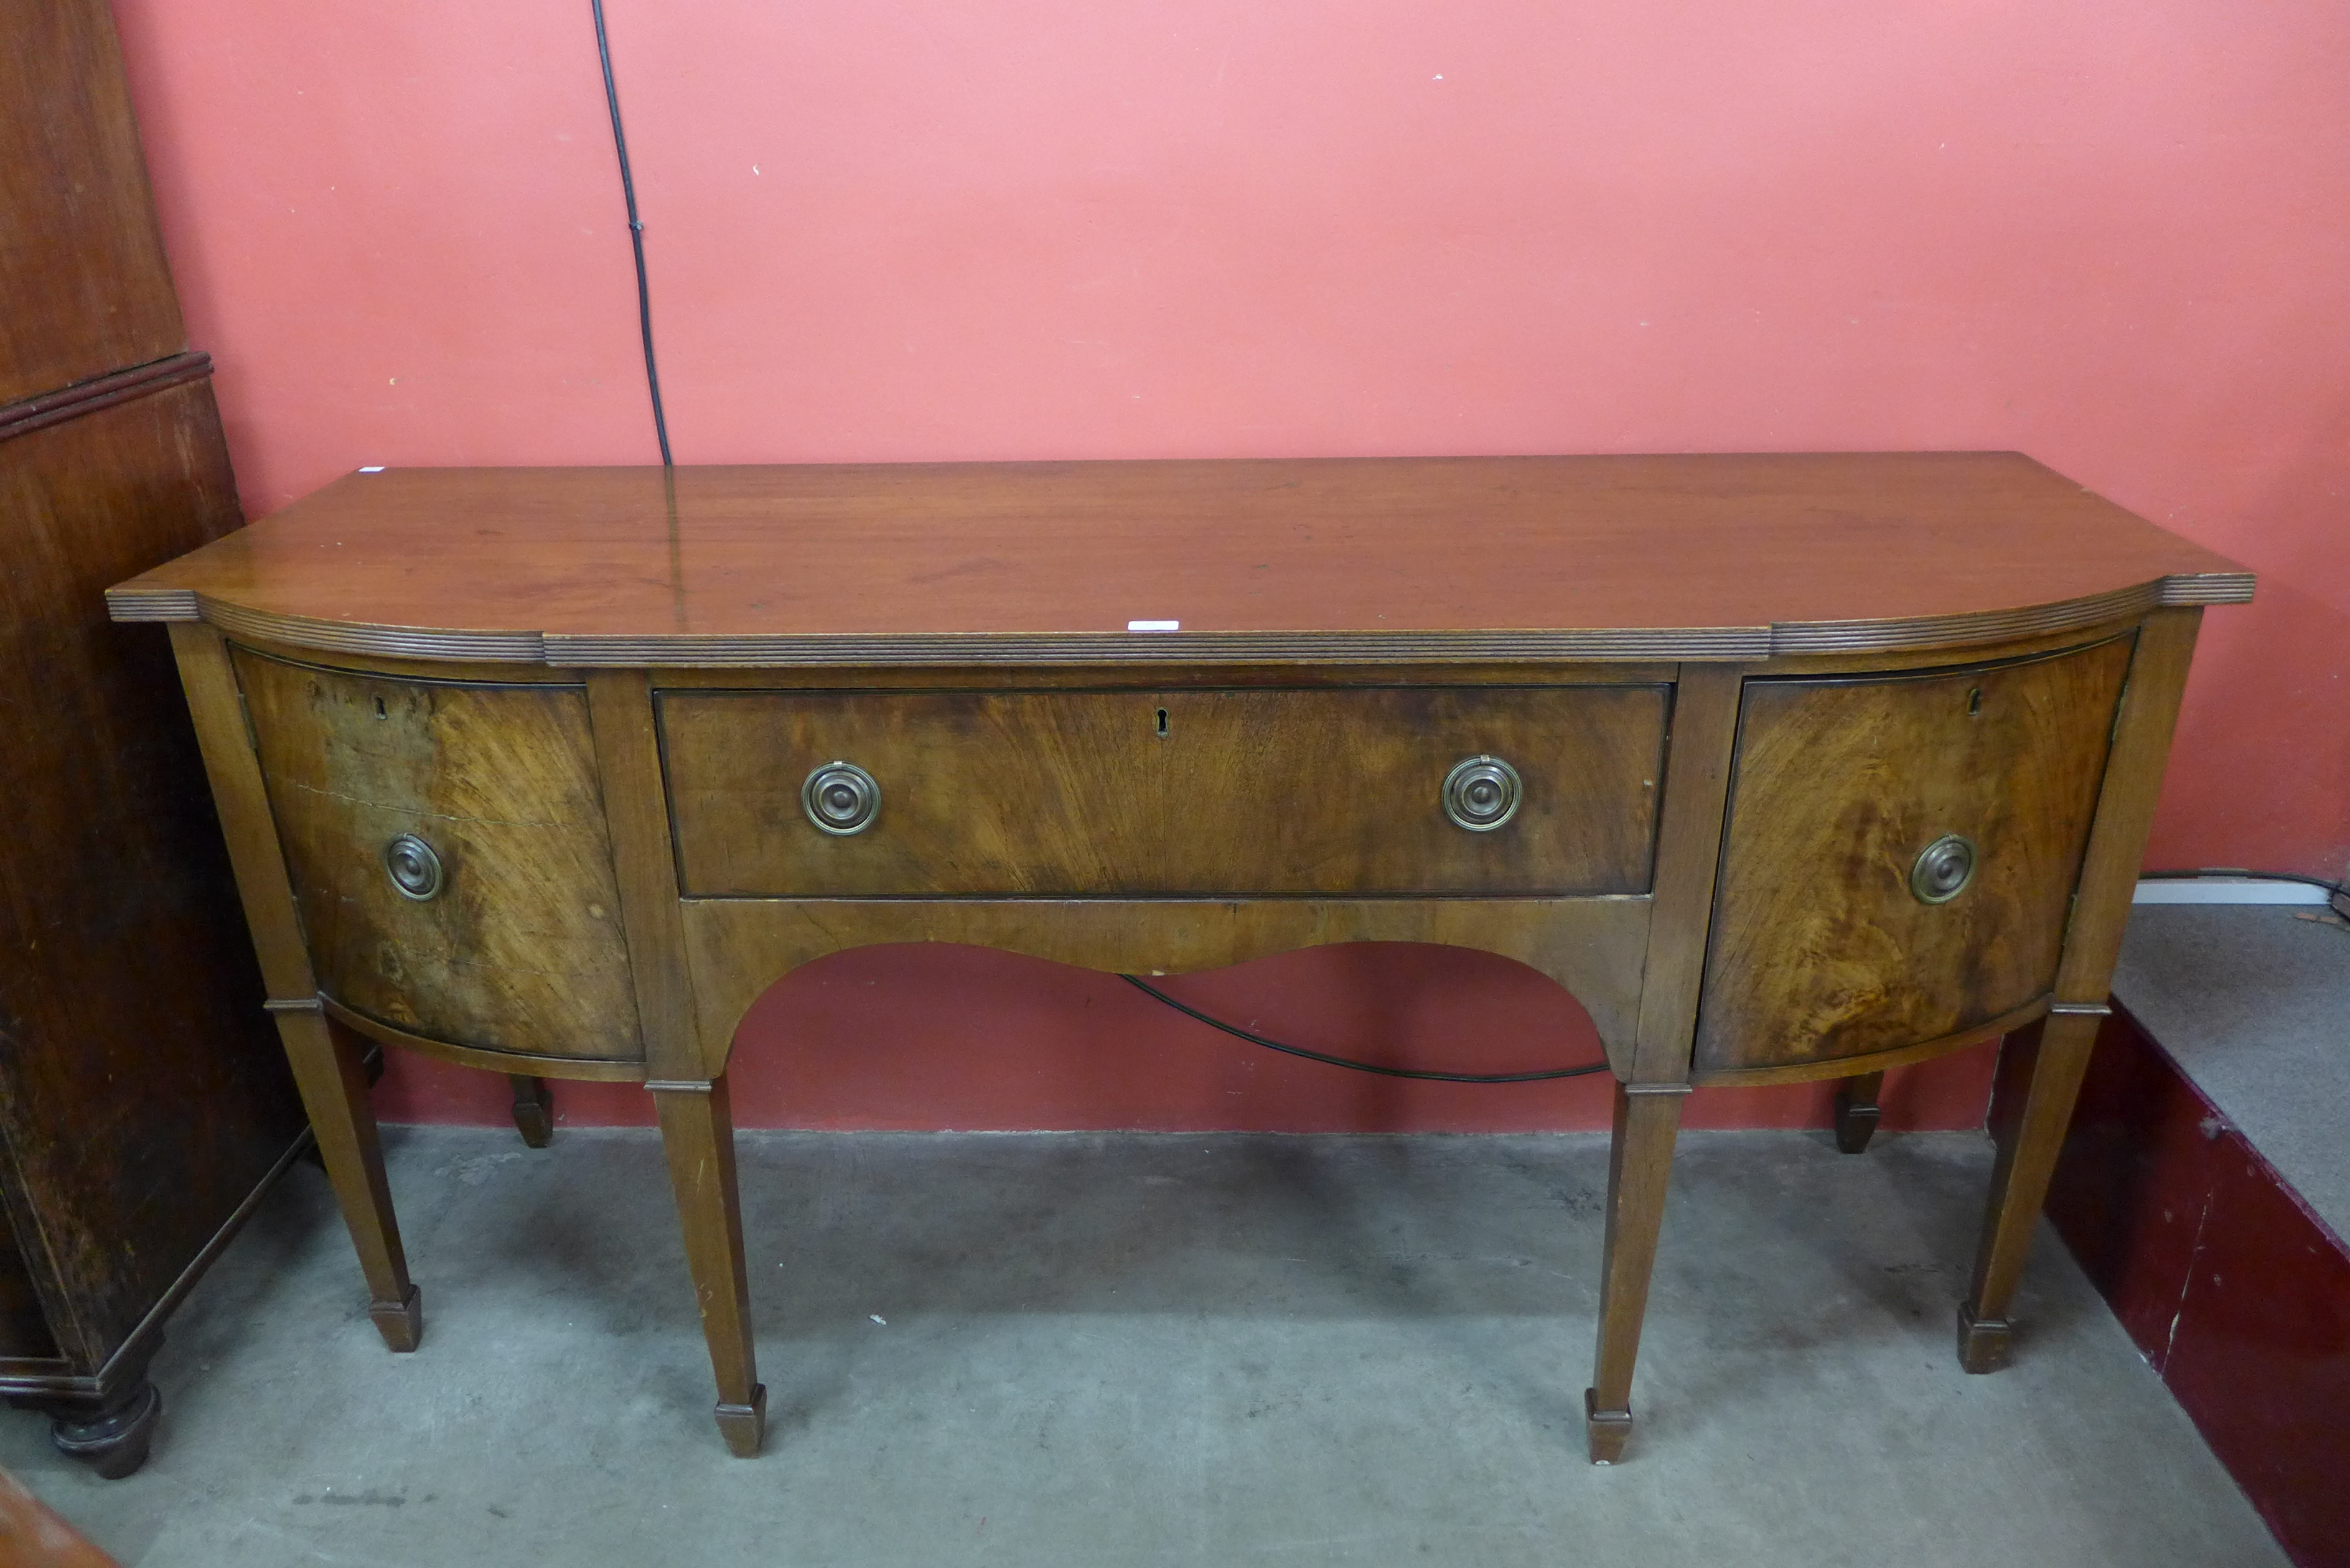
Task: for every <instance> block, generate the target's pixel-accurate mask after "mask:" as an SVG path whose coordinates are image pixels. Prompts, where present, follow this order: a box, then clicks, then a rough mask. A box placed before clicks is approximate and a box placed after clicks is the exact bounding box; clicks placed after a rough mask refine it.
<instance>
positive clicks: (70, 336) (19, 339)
mask: <svg viewBox="0 0 2350 1568" xmlns="http://www.w3.org/2000/svg"><path fill="white" fill-rule="evenodd" d="M0 37H5V38H6V39H7V40H8V47H6V48H5V49H0V147H5V148H6V149H7V156H6V157H5V158H0V214H5V224H0V283H5V293H6V297H7V307H6V308H5V309H0V405H5V404H7V403H11V402H15V401H16V400H19V399H23V398H30V397H33V396H36V394H40V393H45V392H52V391H55V390H57V389H59V388H63V387H67V386H70V385H72V384H73V383H74V382H77V381H87V380H89V379H92V378H94V377H99V376H104V375H107V374H109V372H113V371H117V370H121V369H126V368H128V367H130V366H134V365H143V364H146V363H148V362H149V361H151V360H155V359H161V358H165V357H167V356H169V355H172V354H176V353H178V352H179V351H180V350H182V349H183V348H186V347H187V346H188V343H187V335H186V332H185V330H184V329H183V328H182V326H181V324H180V302H179V299H178V297H177V296H175V295H174V294H173V293H172V275H171V272H170V269H169V268H168V267H167V266H166V265H164V260H163V234H162V230H161V227H160V226H159V225H158V224H157V223H156V221H155V208H154V202H153V200H152V198H151V197H150V195H149V194H148V189H147V165H146V161H145V159H144V158H143V157H142V156H141V154H140V148H139V130H138V127H137V126H136V125H135V124H134V123H133V122H132V120H131V118H130V88H129V85H128V83H126V82H125V80H124V79H123V75H122V59H121V53H120V47H118V46H117V44H116V42H115V36H114V16H113V13H112V12H111V11H110V10H109V9H108V7H107V5H106V4H105V0H0ZM0 419H5V410H0ZM154 558H157V559H160V558H161V556H157V557H154Z"/></svg>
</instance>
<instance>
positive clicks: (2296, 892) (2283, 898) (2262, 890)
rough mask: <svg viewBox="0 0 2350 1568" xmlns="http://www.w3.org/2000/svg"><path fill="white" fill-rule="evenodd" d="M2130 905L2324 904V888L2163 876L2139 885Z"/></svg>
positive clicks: (2243, 879)
mask: <svg viewBox="0 0 2350 1568" xmlns="http://www.w3.org/2000/svg"><path fill="white" fill-rule="evenodd" d="M2130 902H2131V903H2133V904H2323V903H2324V902H2325V889H2324V888H2313V887H2311V886H2310V885H2309V884H2308V883H2306V882H2271V881H2265V880H2262V879H2261V878H2259V877H2162V878H2159V879H2158V880H2156V881H2151V882H2140V883H2139V884H2138V885H2137V893H2136V894H2135V895H2133V896H2132V897H2131V898H2130Z"/></svg>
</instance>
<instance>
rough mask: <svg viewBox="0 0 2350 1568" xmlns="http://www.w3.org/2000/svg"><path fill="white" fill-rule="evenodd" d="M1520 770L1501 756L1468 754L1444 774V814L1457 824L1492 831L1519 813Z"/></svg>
mask: <svg viewBox="0 0 2350 1568" xmlns="http://www.w3.org/2000/svg"><path fill="white" fill-rule="evenodd" d="M1524 794H1525V789H1524V786H1523V784H1520V782H1519V780H1518V770H1517V769H1515V768H1513V767H1512V766H1511V765H1510V764H1509V763H1505V762H1503V760H1502V759H1501V758H1499V757H1486V756H1476V757H1465V758H1463V759H1462V760H1461V761H1460V762H1457V763H1453V764H1452V771H1451V773H1449V774H1445V775H1444V815H1446V816H1448V817H1451V819H1452V824H1453V826H1456V827H1465V828H1467V829H1468V830H1469V831H1470V832H1471V833H1491V832H1492V831H1493V829H1495V828H1497V827H1499V826H1502V825H1503V823H1505V822H1507V821H1509V820H1510V818H1512V817H1513V816H1515V815H1517V814H1518V801H1519V800H1520V798H1521V797H1523V795H1524Z"/></svg>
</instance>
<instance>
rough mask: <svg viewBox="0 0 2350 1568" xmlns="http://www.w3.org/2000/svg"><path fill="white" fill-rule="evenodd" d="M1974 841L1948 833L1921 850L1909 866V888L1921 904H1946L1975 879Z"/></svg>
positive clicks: (1962, 835)
mask: <svg viewBox="0 0 2350 1568" xmlns="http://www.w3.org/2000/svg"><path fill="white" fill-rule="evenodd" d="M1975 860H1976V852H1975V841H1974V840H1973V839H1971V838H1969V837H1967V836H1965V835H1964V834H1959V833H1945V834H1944V835H1942V836H1941V837H1939V838H1937V839H1936V840H1934V842H1933V843H1931V844H1929V845H1928V846H1926V847H1925V848H1923V849H1921V850H1919V851H1918V858H1917V861H1916V862H1915V863H1914V864H1913V865H1911V866H1910V867H1909V891H1910V892H1911V893H1912V894H1914V895H1916V897H1917V899H1918V902H1919V903H1921V904H1947V903H1949V902H1950V900H1951V899H1953V898H1957V897H1958V896H1959V895H1960V894H1961V893H1963V892H1965V891H1966V890H1967V887H1968V885H1969V884H1970V883H1971V882H1973V881H1974V879H1975Z"/></svg>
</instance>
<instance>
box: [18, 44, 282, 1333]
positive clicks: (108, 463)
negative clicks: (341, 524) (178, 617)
mask: <svg viewBox="0 0 2350 1568" xmlns="http://www.w3.org/2000/svg"><path fill="white" fill-rule="evenodd" d="M10 68H13V67H10ZM236 521H237V510H236V494H235V491H234V486H233V484H232V483H231V480H230V475H229V470H228V462H227V454H226V452H225V451H224V448H223V447H222V445H221V441H220V425H219V417H218V415H217V413H216V412H215V411H214V409H213V399H212V390H211V389H210V387H208V386H206V385H204V384H202V383H191V384H188V385H183V386H178V387H173V388H171V389H167V390H164V391H161V392H157V393H155V394H154V395H153V396H151V397H148V398H144V399H140V400H138V401H135V402H130V403H125V404H120V405H118V406H115V407H111V408H107V409H103V410H99V411H96V412H92V413H88V414H85V415H84V416H83V417H81V418H79V419H76V420H73V421H68V422H66V423H63V424H56V425H50V426H48V427H47V428H45V429H40V430H36V431H31V432H30V433H26V434H22V435H19V436H17V437H16V438H15V439H14V440H10V441H0V667H5V669H6V670H9V671H10V672H11V673H12V676H13V678H12V679H10V680H6V681H5V682H0V734H5V737H6V744H5V745H0V798H5V801H6V803H7V805H6V822H7V834H6V837H5V854H0V1191H5V1199H6V1202H7V1205H8V1207H9V1210H10V1211H11V1212H10V1215H9V1219H10V1220H13V1221H14V1225H15V1229H16V1235H17V1237H18V1238H19V1241H20V1242H21V1244H22V1250H23V1261H24V1262H25V1263H26V1267H27V1268H28V1270H29V1271H30V1272H31V1273H32V1275H33V1276H34V1277H35V1279H36V1281H38V1289H39V1293H41V1294H42V1295H43V1296H44V1298H45V1303H46V1310H47V1314H48V1324H49V1328H50V1330H51V1332H52V1334H53V1335H54V1337H55V1340H56V1342H57V1345H58V1346H59V1347H60V1348H61V1349H62V1351H63V1352H64V1354H65V1355H67V1356H68V1359H69V1360H70V1361H71V1362H72V1363H73V1365H74V1367H75V1369H76V1370H77V1371H78V1372H79V1373H80V1374H82V1375H85V1376H87V1375H90V1374H95V1373H96V1372H97V1371H98V1370H99V1367H100V1366H102V1365H103V1364H104V1363H106V1362H107V1360H108V1359H109V1357H110V1356H111V1355H113V1354H114V1353H115V1352H116V1351H117V1350H118V1349H120V1347H121V1346H122V1345H123V1344H124V1343H125V1341H126V1338H127V1337H128V1336H129V1335H130V1334H132V1333H133V1331H134V1330H135V1329H136V1328H137V1327H138V1326H139V1325H140V1324H141V1323H142V1322H143V1321H145V1320H146V1319H147V1316H148V1314H149V1311H150V1309H151V1308H152V1307H153V1306H154V1305H155V1303H156V1302H157V1301H158V1300H159V1299H161V1296H162V1295H163V1293H165V1292H166V1291H167V1290H169V1289H170V1288H171V1287H172V1284H173V1283H174V1282H175V1281H176V1280H177V1279H178V1278H179V1277H180V1275H181V1273H182V1271H183V1270H184V1269H186V1268H187V1267H188V1265H189V1263H190V1262H191V1260H192V1259H193V1258H194V1257H195V1256H196V1255H197V1254H198V1252H199V1251H201V1250H202V1249H203V1246H204V1245H205V1243H206V1242H208V1241H210V1240H211V1238H212V1237H213V1234H214V1233H215V1232H216V1231H218V1230H219V1229H220V1227H221V1226H222V1225H223V1224H224V1223H225V1222H226V1221H227V1220H228V1219H229V1217H230V1216H231V1215H232V1214H234V1212H235V1211H236V1210H237V1207H238V1205H239V1204H240V1203H241V1202H242V1201H243V1200H244V1197H245V1196H246V1194H248V1193H250V1192H251V1191H252V1190H253V1189H254V1187H255V1184H257V1183H258V1182H259V1181H260V1180H261V1179H263V1178H264V1177H265V1176H266V1175H267V1174H268V1172H269V1171H270V1170H271V1169H272V1168H274V1167H275V1165H276V1161H277V1159H278V1157H279V1156H281V1155H282V1154H283V1153H284V1152H285V1151H286V1147H287V1145H289V1144H290V1143H291V1142H292V1141H293V1140H294V1138H295V1137H296V1136H297V1135H298V1134H299V1133H300V1131H301V1126H302V1119H301V1110H300V1107H299V1106H298V1105H297V1104H296V1101H295V1097H294V1091H293V1085H292V1084H291V1082H290V1081H289V1080H288V1079H287V1077H286V1072H285V1068H284V1065H283V1064H282V1062H281V1060H280V1058H279V1055H278V1052H277V1047H276V1039H275V1037H274V1035H273V1033H272V1032H271V1030H270V1028H269V1025H268V1021H267V1019H266V1018H265V1016H264V1015H263V1013H262V1012H261V999H262V992H261V979H260V976H259V974H258V973H257V972H256V971H255V965H254V957H253V947H252V944H251V941H250V940H249V939H248V938H247V937H246V936H245V934H244V930H243V929H242V924H241V922H240V921H239V920H238V919H237V917H236V899H235V894H234V888H233V887H232V885H231V880H230V873H229V867H228V860H227V857H226V856H225V855H224V853H223V850H222V846H221V834H220V826H219V824H218V823H217V821H216V820H215V819H214V817H213V809H212V805H211V803H210V802H209V801H208V800H206V799H205V798H204V794H203V782H202V780H203V773H202V770H201V768H200V766H199V763H198V759H197V753H196V745H195V742H194V738H193V736H192V733H191V732H190V729H189V722H188V710H187V705H186V703H185V701H183V700H182V697H181V694H180V683H179V681H178V680H177V679H176V677H175V676H174V674H173V670H172V656H171V651H170V649H169V647H168V646H167V644H166V641H165V639H161V638H159V637H156V636H155V635H153V634H152V633H138V632H128V631H126V630H125V628H120V627H117V626H112V625H109V623H108V622H107V620H106V618H105V616H104V613H103V611H102V609H101V608H100V607H99V606H100V600H99V594H100V592H101V591H102V590H103V588H104V587H105V585H106V584H108V583H109V582H112V581H117V580H120V577H121V576H123V574H125V573H126V572H128V571H130V570H135V569H136V568H138V567H139V566H141V565H142V564H144V563H147V562H151V561H156V560H160V559H162V558H164V557H166V556H170V555H172V553H174V552H175V551H182V550H189V549H193V548H195V547H196V546H197V545H201V544H203V542H204V541H205V540H207V539H210V538H213V537H216V536H218V535H220V534H222V533H224V532H225V531H226V530H228V529H229V528H232V527H234V526H235V525H236ZM192 1105H203V1106H206V1107H207V1111H206V1114H205V1115H204V1116H190V1115H189V1114H188V1107H189V1106H192Z"/></svg>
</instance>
